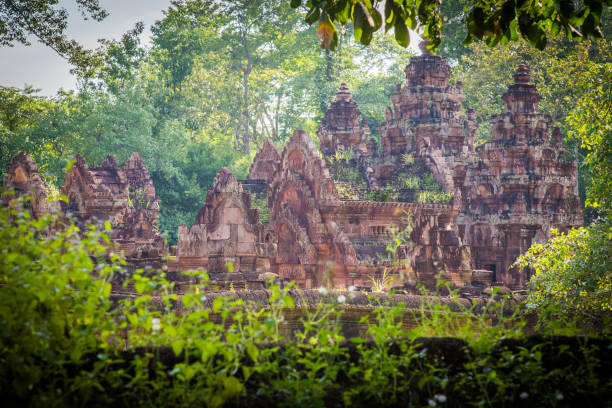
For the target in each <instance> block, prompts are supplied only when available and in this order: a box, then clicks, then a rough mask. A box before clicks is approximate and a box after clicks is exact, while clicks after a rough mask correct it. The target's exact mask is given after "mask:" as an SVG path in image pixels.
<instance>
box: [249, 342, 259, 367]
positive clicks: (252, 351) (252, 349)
mask: <svg viewBox="0 0 612 408" xmlns="http://www.w3.org/2000/svg"><path fill="white" fill-rule="evenodd" d="M246 350H247V354H248V355H249V357H251V360H253V362H254V363H257V359H258V358H259V348H257V346H256V345H255V344H253V342H252V341H249V342H247V343H246Z"/></svg>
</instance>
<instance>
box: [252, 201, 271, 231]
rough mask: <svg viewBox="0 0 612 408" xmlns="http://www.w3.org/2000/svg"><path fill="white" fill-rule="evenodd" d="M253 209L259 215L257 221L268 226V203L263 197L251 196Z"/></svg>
mask: <svg viewBox="0 0 612 408" xmlns="http://www.w3.org/2000/svg"><path fill="white" fill-rule="evenodd" d="M251 198H252V204H253V208H256V209H257V213H258V214H259V220H260V221H261V222H262V223H264V224H265V225H268V223H269V222H270V208H269V207H268V201H267V200H266V198H264V197H257V196H255V195H253V196H251Z"/></svg>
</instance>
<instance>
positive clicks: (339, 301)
mask: <svg viewBox="0 0 612 408" xmlns="http://www.w3.org/2000/svg"><path fill="white" fill-rule="evenodd" d="M344 302H346V296H344V295H340V296H338V303H344Z"/></svg>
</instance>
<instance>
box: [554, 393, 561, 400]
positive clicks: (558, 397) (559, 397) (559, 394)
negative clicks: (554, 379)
mask: <svg viewBox="0 0 612 408" xmlns="http://www.w3.org/2000/svg"><path fill="white" fill-rule="evenodd" d="M555 398H557V401H561V400H562V399H563V394H561V393H560V392H558V393H557V395H555Z"/></svg>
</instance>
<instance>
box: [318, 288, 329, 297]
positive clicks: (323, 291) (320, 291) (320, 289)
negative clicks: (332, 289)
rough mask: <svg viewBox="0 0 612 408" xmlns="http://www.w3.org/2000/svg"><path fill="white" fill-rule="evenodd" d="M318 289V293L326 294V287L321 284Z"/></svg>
mask: <svg viewBox="0 0 612 408" xmlns="http://www.w3.org/2000/svg"><path fill="white" fill-rule="evenodd" d="M318 291H319V293H320V294H322V295H327V289H326V288H324V287H323V286H321V287H320V288H319V289H318Z"/></svg>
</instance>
